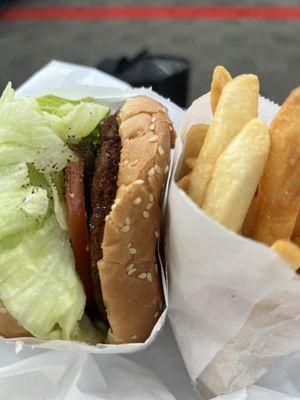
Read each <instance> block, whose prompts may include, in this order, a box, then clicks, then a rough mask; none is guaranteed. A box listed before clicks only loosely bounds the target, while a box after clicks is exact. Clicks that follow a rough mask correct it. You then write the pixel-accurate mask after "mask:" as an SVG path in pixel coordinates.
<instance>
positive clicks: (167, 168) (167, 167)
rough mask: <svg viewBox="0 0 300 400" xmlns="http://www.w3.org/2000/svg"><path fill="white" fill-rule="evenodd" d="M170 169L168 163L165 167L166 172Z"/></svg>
mask: <svg viewBox="0 0 300 400" xmlns="http://www.w3.org/2000/svg"><path fill="white" fill-rule="evenodd" d="M168 171H169V166H168V165H166V168H165V174H166V173H167V172H168Z"/></svg>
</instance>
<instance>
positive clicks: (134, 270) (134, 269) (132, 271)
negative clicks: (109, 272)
mask: <svg viewBox="0 0 300 400" xmlns="http://www.w3.org/2000/svg"><path fill="white" fill-rule="evenodd" d="M136 271H137V269H136V268H132V269H131V270H129V271H128V272H127V275H129V276H130V275H132V274H134V273H135V272H136Z"/></svg>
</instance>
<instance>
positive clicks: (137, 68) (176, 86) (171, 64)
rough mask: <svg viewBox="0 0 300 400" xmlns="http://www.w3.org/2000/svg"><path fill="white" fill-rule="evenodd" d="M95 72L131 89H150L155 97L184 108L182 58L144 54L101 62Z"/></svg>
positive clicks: (184, 67)
mask: <svg viewBox="0 0 300 400" xmlns="http://www.w3.org/2000/svg"><path fill="white" fill-rule="evenodd" d="M97 68H98V69H101V70H102V71H104V72H107V73H109V74H111V75H114V76H116V77H117V78H119V79H122V80H123V81H125V82H128V83H129V84H131V85H132V86H137V87H139V86H145V87H149V86H151V87H152V89H153V90H155V91H156V92H157V93H159V94H161V95H162V96H164V97H167V98H170V99H171V100H172V101H173V102H174V103H176V104H178V105H179V106H181V107H186V104H187V91H188V78H189V72H190V64H189V62H188V61H187V60H186V59H184V58H181V57H172V56H159V55H152V54H150V53H149V52H148V51H146V50H144V51H142V52H141V53H139V54H138V55H137V56H136V57H134V58H132V59H128V58H127V57H121V58H108V59H105V60H102V61H101V62H100V63H99V64H98V65H97Z"/></svg>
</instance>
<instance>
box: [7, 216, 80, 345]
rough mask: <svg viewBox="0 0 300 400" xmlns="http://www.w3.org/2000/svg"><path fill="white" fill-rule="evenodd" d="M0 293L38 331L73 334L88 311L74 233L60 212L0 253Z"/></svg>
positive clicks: (24, 322) (36, 333)
mask: <svg viewBox="0 0 300 400" xmlns="http://www.w3.org/2000/svg"><path fill="white" fill-rule="evenodd" d="M0 298H1V300H2V301H3V303H4V306H5V308H6V309H7V310H8V311H9V313H10V314H11V315H12V316H13V317H14V318H16V319H17V320H18V321H20V323H21V324H22V325H23V326H24V327H25V328H26V329H27V330H28V331H30V332H31V333H32V334H33V335H34V336H36V337H38V338H44V339H47V338H51V337H52V338H53V336H54V337H56V338H61V339H69V338H70V335H71V334H72V332H73V331H74V329H76V327H77V321H79V320H80V319H81V318H82V316H83V312H84V306H85V294H84V291H83V287H82V284H81V282H80V280H79V278H78V276H77V273H76V272H75V268H74V256H73V252H72V250H71V247H70V245H69V235H68V234H67V232H65V231H63V230H62V229H61V228H60V226H59V225H58V223H57V221H56V219H55V218H54V217H50V218H48V219H47V220H45V222H44V223H43V226H42V227H40V228H37V229H35V230H31V231H30V234H27V235H24V236H23V238H22V240H21V241H20V242H19V243H18V244H17V245H16V246H15V247H14V248H10V249H7V250H5V251H2V252H1V253H0ZM77 329H78V328H77Z"/></svg>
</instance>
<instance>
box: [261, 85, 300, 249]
mask: <svg viewBox="0 0 300 400" xmlns="http://www.w3.org/2000/svg"><path fill="white" fill-rule="evenodd" d="M270 137H271V150H270V155H269V159H268V162H267V165H266V168H265V171H264V174H263V177H262V180H261V183H260V185H259V188H258V214H257V222H256V226H255V233H254V238H255V239H256V240H259V241H260V242H263V243H266V244H268V245H272V243H274V242H275V241H276V240H278V239H290V238H291V236H292V233H293V230H294V226H295V223H296V219H297V216H298V213H299V205H300V88H298V89H295V90H293V91H292V92H291V94H290V95H289V97H288V98H287V100H286V101H285V102H284V104H283V106H282V107H281V109H280V110H279V112H278V113H277V115H276V116H275V118H274V120H273V122H272V124H271V126H270Z"/></svg>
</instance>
